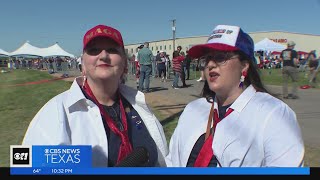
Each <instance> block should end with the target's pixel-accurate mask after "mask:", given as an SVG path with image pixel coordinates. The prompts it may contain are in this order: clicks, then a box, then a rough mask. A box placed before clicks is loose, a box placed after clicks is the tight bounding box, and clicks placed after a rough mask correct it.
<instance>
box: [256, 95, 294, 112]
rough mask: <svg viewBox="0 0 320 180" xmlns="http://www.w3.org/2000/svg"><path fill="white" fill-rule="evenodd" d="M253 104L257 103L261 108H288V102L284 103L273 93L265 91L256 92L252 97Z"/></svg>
mask: <svg viewBox="0 0 320 180" xmlns="http://www.w3.org/2000/svg"><path fill="white" fill-rule="evenodd" d="M254 101H255V104H258V105H259V106H258V107H259V108H261V109H267V110H271V109H283V108H284V109H290V110H292V109H291V108H290V107H289V105H288V104H286V103H285V102H284V101H282V100H281V99H279V98H277V97H276V96H274V95H271V94H269V93H265V92H257V93H256V96H255V97H254Z"/></svg>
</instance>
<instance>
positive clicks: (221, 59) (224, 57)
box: [204, 53, 239, 70]
mask: <svg viewBox="0 0 320 180" xmlns="http://www.w3.org/2000/svg"><path fill="white" fill-rule="evenodd" d="M237 58H239V56H238V55H233V56H231V55H230V54H229V53H216V54H213V55H208V56H205V57H204V59H205V61H206V64H208V62H209V61H213V62H214V63H216V65H217V66H222V65H224V64H226V62H227V61H228V60H231V59H237ZM205 68H209V70H211V69H212V68H213V67H209V66H207V65H206V66H205Z"/></svg>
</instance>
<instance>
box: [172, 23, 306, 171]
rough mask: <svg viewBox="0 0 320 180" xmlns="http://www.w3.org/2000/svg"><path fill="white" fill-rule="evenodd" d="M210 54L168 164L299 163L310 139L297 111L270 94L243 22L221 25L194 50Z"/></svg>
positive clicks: (181, 120)
mask: <svg viewBox="0 0 320 180" xmlns="http://www.w3.org/2000/svg"><path fill="white" fill-rule="evenodd" d="M189 55H190V56H191V57H193V58H205V61H206V64H205V70H204V73H205V76H206V82H205V84H204V87H203V91H202V96H203V97H202V98H199V99H197V100H194V101H192V102H190V103H189V104H188V105H187V106H186V107H185V109H184V111H183V113H182V114H181V116H180V118H179V121H178V125H177V127H176V129H175V131H174V133H173V135H172V137H171V140H170V145H169V154H168V156H167V157H166V160H167V161H166V162H167V165H168V166H173V167H215V166H218V167H269V166H276V167H290V166H292V167H297V166H302V165H303V158H304V144H303V140H302V136H301V131H300V127H299V124H298V122H297V119H296V114H295V112H294V111H293V110H292V109H291V108H290V107H289V106H288V105H287V104H285V103H284V102H283V101H281V100H279V99H277V98H275V97H274V96H272V95H270V94H269V93H268V91H267V90H266V88H265V87H264V86H263V84H262V82H261V79H260V77H259V73H258V71H257V68H256V62H255V58H254V43H253V41H252V39H251V37H250V36H249V35H248V34H246V33H244V32H243V31H242V29H241V28H240V27H237V26H229V25H218V26H217V27H216V28H215V29H214V30H213V32H212V34H211V35H210V36H209V39H208V42H207V43H206V44H202V45H196V46H193V47H192V48H191V49H190V50H189Z"/></svg>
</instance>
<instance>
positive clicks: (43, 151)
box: [10, 145, 92, 175]
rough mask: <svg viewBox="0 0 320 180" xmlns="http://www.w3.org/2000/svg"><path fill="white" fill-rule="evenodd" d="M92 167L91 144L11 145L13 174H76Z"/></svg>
mask: <svg viewBox="0 0 320 180" xmlns="http://www.w3.org/2000/svg"><path fill="white" fill-rule="evenodd" d="M91 167H92V147H91V146H87V145H77V146H69V145H62V146H60V145H59V146H55V145H45V146H42V145H41V146H40V145H33V146H25V145H11V146H10V174H11V175H15V174H16V175H22V174H24V175H30V174H74V173H79V172H78V171H80V170H82V169H87V168H91Z"/></svg>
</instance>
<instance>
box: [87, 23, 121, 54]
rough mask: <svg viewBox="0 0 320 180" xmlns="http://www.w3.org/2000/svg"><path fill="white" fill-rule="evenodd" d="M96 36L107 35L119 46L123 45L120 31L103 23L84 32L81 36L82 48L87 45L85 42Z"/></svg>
mask: <svg viewBox="0 0 320 180" xmlns="http://www.w3.org/2000/svg"><path fill="white" fill-rule="evenodd" d="M96 37H107V38H110V39H112V40H114V41H115V42H116V43H117V44H119V46H121V47H124V44H123V40H122V36H121V33H120V32H119V31H118V30H116V29H114V28H112V27H109V26H105V25H97V26H95V27H93V28H91V29H90V30H89V31H87V32H86V34H85V35H84V36H83V49H84V48H85V47H86V46H87V44H88V43H89V42H90V41H91V40H92V39H94V38H96Z"/></svg>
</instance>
